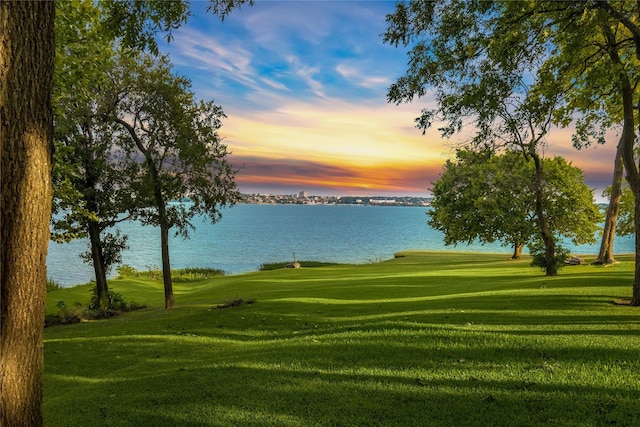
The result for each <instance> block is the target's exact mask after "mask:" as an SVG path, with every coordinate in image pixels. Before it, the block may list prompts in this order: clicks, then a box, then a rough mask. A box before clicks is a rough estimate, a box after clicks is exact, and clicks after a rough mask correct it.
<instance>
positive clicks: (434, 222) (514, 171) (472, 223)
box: [429, 150, 601, 268]
mask: <svg viewBox="0 0 640 427" xmlns="http://www.w3.org/2000/svg"><path fill="white" fill-rule="evenodd" d="M543 171H544V176H543V186H544V194H545V197H544V200H543V204H542V206H543V209H544V211H545V217H546V218H547V219H548V221H549V229H550V231H551V233H552V236H553V238H554V240H559V238H560V237H563V238H568V239H571V240H572V241H573V243H574V244H584V243H593V242H595V240H594V237H593V236H594V233H595V231H596V229H597V223H598V222H599V221H600V219H601V218H600V217H601V215H600V209H599V207H598V205H596V204H595V203H594V201H593V192H592V190H590V189H589V188H588V187H587V186H586V185H585V184H584V178H583V175H582V171H580V170H579V169H578V168H576V167H574V166H571V165H570V164H569V163H567V162H566V161H565V160H564V159H562V158H559V157H556V158H553V159H544V160H543ZM535 180H536V173H535V170H534V165H533V164H532V163H531V162H527V161H526V159H525V158H524V157H523V156H522V155H521V154H520V153H517V152H513V151H506V152H504V153H502V154H495V153H493V152H491V151H482V152H475V151H463V150H459V151H458V152H457V154H456V161H455V162H454V161H451V160H449V161H447V163H446V164H445V167H444V171H443V173H442V175H441V177H440V179H438V180H437V181H436V182H435V183H434V186H433V189H432V192H433V195H434V200H433V201H432V204H431V206H432V208H433V210H432V212H431V219H430V221H429V224H430V225H431V226H432V227H433V228H435V229H437V230H440V231H442V232H443V233H444V236H445V244H457V243H458V242H467V243H471V242H473V241H474V240H480V241H481V242H485V243H491V242H494V241H496V240H497V241H501V242H502V243H503V245H505V246H506V245H512V246H513V256H512V259H518V258H520V255H521V253H522V249H523V247H524V245H525V244H527V243H528V244H529V247H530V251H531V253H532V254H533V255H534V257H536V258H538V259H545V255H544V251H543V253H542V254H538V253H536V248H537V247H538V246H540V245H539V243H538V244H537V243H536V241H537V240H538V239H539V238H538V231H537V227H536V224H535V221H536V218H537V216H536V213H535V207H536V197H535V191H534V189H533V187H534V183H535ZM568 211H571V215H567V214H566V212H568ZM563 254H564V252H563V251H562V250H560V249H557V256H556V258H557V260H558V262H556V267H557V268H559V267H560V266H562V265H564V259H563ZM543 266H545V265H544V264H543Z"/></svg>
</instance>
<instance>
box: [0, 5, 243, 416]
mask: <svg viewBox="0 0 640 427" xmlns="http://www.w3.org/2000/svg"><path fill="white" fill-rule="evenodd" d="M119 3H123V2H119ZM131 3H134V4H145V5H146V8H147V9H148V10H153V9H154V8H155V7H157V6H158V5H160V4H164V3H175V2H144V1H137V2H136V1H135V0H131ZM212 3H213V4H214V5H218V7H214V8H213V11H214V13H225V12H226V13H228V12H229V11H230V10H231V9H233V7H234V6H235V5H236V4H241V3H244V1H242V0H240V1H237V0H213V2H212ZM105 15H106V16H107V18H108V17H109V14H108V13H106V14H105ZM222 16H224V14H223V15H222ZM147 17H148V15H141V16H140V19H146V18H147ZM54 21H55V2H53V1H42V2H28V3H27V2H20V1H10V0H8V1H2V2H0V24H1V25H0V46H1V50H0V82H2V84H0V110H1V111H2V119H1V120H0V122H1V124H0V159H1V161H2V168H1V169H2V171H1V172H0V177H1V180H0V185H1V190H2V191H1V194H2V196H0V197H1V200H2V201H1V202H0V229H1V231H0V235H1V236H2V253H1V255H0V276H1V277H0V286H1V292H0V315H1V318H0V319H1V320H0V322H1V325H0V334H1V336H0V390H2V393H1V396H0V424H2V425H3V426H13V425H32V426H34V425H42V421H43V420H42V410H41V408H42V405H41V403H42V391H41V390H42V386H41V382H42V366H43V363H42V345H43V335H42V334H43V327H44V297H45V295H44V292H45V285H46V253H47V248H48V245H49V221H50V219H51V198H52V190H51V157H52V156H51V154H52V151H53V143H52V141H53V130H52V124H53V117H52V116H53V113H52V106H51V95H52V90H53V88H52V86H53V84H52V82H53V73H54V58H55V46H54V39H55V37H54V36H55V34H54ZM166 21H168V22H169V23H170V24H173V23H172V22H170V21H171V19H169V20H166ZM179 22H181V21H180V20H179ZM121 32H122V33H124V35H125V36H126V35H127V34H126V29H123V30H122V31H121ZM125 38H126V37H125ZM125 44H126V42H125Z"/></svg>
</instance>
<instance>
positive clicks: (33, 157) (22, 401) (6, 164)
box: [0, 1, 55, 427]
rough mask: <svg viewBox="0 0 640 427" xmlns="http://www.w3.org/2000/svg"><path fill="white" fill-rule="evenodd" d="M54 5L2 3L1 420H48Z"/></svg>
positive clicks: (17, 422)
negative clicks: (44, 415)
mask: <svg viewBox="0 0 640 427" xmlns="http://www.w3.org/2000/svg"><path fill="white" fill-rule="evenodd" d="M54 16H55V5H54V3H52V2H28V3H27V2H19V1H15V2H14V1H3V2H0V82H1V83H0V111H2V118H1V119H0V157H1V164H2V167H1V168H0V175H1V178H0V179H1V183H2V196H1V204H0V230H1V231H0V233H1V236H2V239H1V240H2V251H0V285H1V287H2V290H1V294H0V315H1V319H0V333H1V336H0V391H1V393H0V424H1V425H3V426H7V427H8V426H27V425H36V426H37V425H42V422H43V420H42V406H41V402H42V382H41V378H42V369H43V326H44V300H45V282H46V256H47V247H48V244H49V218H50V216H51V198H52V190H51V156H52V147H53V144H52V141H53V115H52V111H51V93H52V86H53V70H54V55H55V47H54V42H53V40H54V38H53V31H54Z"/></svg>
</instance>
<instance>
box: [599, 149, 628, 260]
mask: <svg viewBox="0 0 640 427" xmlns="http://www.w3.org/2000/svg"><path fill="white" fill-rule="evenodd" d="M622 147H623V140H622V138H620V141H618V148H617V149H616V159H615V163H614V168H613V182H612V183H611V197H610V199H609V207H608V208H607V217H606V219H605V222H604V230H603V231H602V241H601V243H600V252H599V253H598V258H597V259H596V260H595V261H594V262H593V264H596V265H602V264H605V265H607V264H614V263H615V262H616V260H615V258H614V257H613V240H614V238H615V235H616V224H617V223H618V216H619V215H620V201H621V200H622V178H623V173H624V162H623V161H622Z"/></svg>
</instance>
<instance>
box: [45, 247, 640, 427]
mask: <svg viewBox="0 0 640 427" xmlns="http://www.w3.org/2000/svg"><path fill="white" fill-rule="evenodd" d="M402 255H404V256H403V257H398V258H395V259H393V260H390V261H387V262H384V263H378V264H364V265H360V266H334V267H327V268H313V269H310V268H309V269H300V270H297V271H296V272H295V273H296V274H294V275H292V274H291V273H292V271H288V270H280V271H271V272H256V273H250V274H243V275H233V276H224V277H215V278H213V279H209V280H207V281H202V282H199V283H197V284H193V283H191V284H184V285H182V284H177V286H176V292H179V294H180V296H181V304H180V306H179V307H176V308H175V309H173V310H171V311H166V310H164V309H163V308H162V307H163V301H162V300H161V299H160V298H157V294H158V292H159V290H160V289H161V288H162V283H160V282H157V281H150V280H141V279H136V280H117V281H114V282H113V283H112V288H114V289H118V292H122V294H123V295H124V296H125V297H126V298H127V299H129V298H131V297H132V296H133V295H135V297H136V299H139V300H145V301H151V302H152V306H151V307H149V308H148V309H146V310H140V311H135V312H131V313H127V314H126V315H123V316H116V317H113V318H111V319H109V320H106V321H100V322H85V323H80V324H77V325H71V326H65V327H53V328H47V329H46V331H45V346H44V352H45V355H44V356H45V357H44V360H45V371H44V372H45V375H44V393H43V394H44V414H45V424H46V425H48V426H50V427H56V426H69V425H94V424H96V422H98V424H118V425H123V426H143V425H164V426H182V425H202V426H206V425H216V426H237V425H261V426H282V425H289V426H325V425H363V424H371V425H373V424H376V425H389V426H394V425H397V426H424V425H425V424H426V425H443V426H457V425H464V426H469V425H472V426H489V425H493V426H502V425H523V426H530V425H549V424H556V425H585V426H591V425H593V426H595V425H605V424H606V425H614V424H615V425H634V423H635V422H636V420H637V418H638V416H639V415H640V414H639V413H638V410H637V408H636V406H635V404H636V401H637V396H638V395H639V394H640V360H639V359H638V357H637V354H638V353H639V352H640V341H639V340H637V339H636V337H637V336H638V334H639V333H640V325H639V324H638V321H637V319H638V309H637V308H635V307H629V306H622V305H614V304H612V302H613V301H614V300H615V299H616V298H626V297H628V296H629V294H630V289H628V286H626V285H625V283H626V282H627V281H628V280H629V278H630V277H632V276H633V271H634V259H633V257H632V256H621V257H619V258H618V260H619V261H620V262H619V263H618V264H616V265H615V266H613V267H609V268H602V267H595V266H591V265H589V259H585V261H586V263H585V264H584V265H577V266H574V267H572V268H570V269H569V268H567V269H566V270H565V273H564V274H563V275H562V277H546V276H541V275H540V274H539V273H538V271H537V269H536V268H533V267H529V266H528V265H529V263H530V259H529V258H528V257H526V258H525V259H523V260H521V261H510V260H508V255H507V254H496V255H490V254H477V253H476V254H471V253H468V254H456V253H438V252H431V253H419V252H407V253H403V254H402ZM59 292H60V293H59V294H58V295H55V294H50V296H52V297H53V300H52V301H48V302H47V306H48V307H49V308H50V310H55V302H56V301H58V300H60V299H67V297H66V295H67V294H65V292H69V294H71V292H73V290H72V289H69V290H66V289H65V290H63V291H59ZM253 298H255V299H256V301H257V302H256V303H255V304H241V305H237V306H234V307H229V308H226V309H211V308H212V307H214V306H215V305H216V304H224V303H225V302H233V301H236V300H243V301H249V300H250V299H253ZM87 352H90V354H91V356H92V357H91V358H88V357H87V354H88V353H87ZM79 408H80V409H81V410H79ZM96 420H98V421H96Z"/></svg>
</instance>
